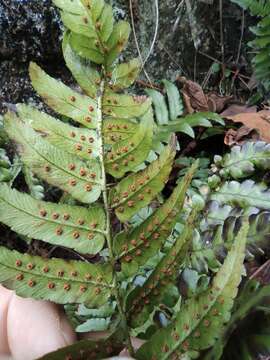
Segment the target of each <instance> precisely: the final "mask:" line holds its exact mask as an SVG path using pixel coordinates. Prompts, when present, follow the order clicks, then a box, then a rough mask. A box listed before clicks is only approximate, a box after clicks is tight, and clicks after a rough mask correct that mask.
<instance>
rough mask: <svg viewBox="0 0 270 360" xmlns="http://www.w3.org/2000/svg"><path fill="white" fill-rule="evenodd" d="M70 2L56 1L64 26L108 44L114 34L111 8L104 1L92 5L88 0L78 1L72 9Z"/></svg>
mask: <svg viewBox="0 0 270 360" xmlns="http://www.w3.org/2000/svg"><path fill="white" fill-rule="evenodd" d="M70 2H71V1H70V0H68V1H65V2H64V1H62V0H60V1H59V0H54V3H55V5H56V6H58V7H60V9H61V10H62V12H61V18H62V21H63V23H64V25H65V26H66V27H67V28H68V29H70V30H71V31H72V32H75V33H77V34H81V35H84V36H86V37H88V38H90V39H92V40H100V41H102V43H103V42H106V41H107V40H108V38H109V37H110V35H111V33H112V29H113V22H114V20H113V13H112V8H111V6H110V5H108V4H105V3H104V1H100V2H97V1H95V2H94V3H93V2H91V3H90V2H89V1H88V0H82V1H78V0H76V1H74V4H73V6H72V7H71V6H70V5H71V4H70ZM97 19H98V24H97Z"/></svg>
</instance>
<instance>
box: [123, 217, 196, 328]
mask: <svg viewBox="0 0 270 360" xmlns="http://www.w3.org/2000/svg"><path fill="white" fill-rule="evenodd" d="M194 218H195V212H194V213H192V214H191V216H190V217H189V219H188V220H187V222H186V226H185V228H184V230H183V232H182V233H181V234H180V236H179V237H178V238H177V239H176V241H175V244H174V245H173V246H172V247H171V249H170V250H169V251H168V253H167V254H166V255H165V256H164V257H163V258H162V259H161V260H160V262H159V263H158V265H157V266H156V267H155V269H154V270H153V272H152V273H151V275H150V276H149V278H148V279H147V280H146V282H145V283H144V284H143V286H142V287H141V286H139V287H137V288H135V289H134V290H133V291H132V292H131V293H130V294H129V296H128V299H127V304H126V309H127V311H128V314H129V322H130V325H131V327H133V328H137V327H139V326H142V325H143V324H144V322H145V321H147V319H148V316H149V314H151V313H152V311H153V310H154V308H155V307H156V306H158V305H160V304H161V303H162V300H163V299H164V298H165V297H166V294H167V293H168V287H170V286H174V285H175V281H176V278H177V276H178V270H179V268H180V266H181V265H182V264H183V262H184V259H185V256H186V255H187V250H188V247H189V245H190V240H191V239H192V233H193V222H194Z"/></svg>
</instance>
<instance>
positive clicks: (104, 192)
mask: <svg viewBox="0 0 270 360" xmlns="http://www.w3.org/2000/svg"><path fill="white" fill-rule="evenodd" d="M103 93H104V82H102V83H101V86H100V93H99V95H98V101H97V103H98V110H97V115H98V126H97V133H98V137H99V139H100V142H101V146H100V164H101V176H102V177H101V178H102V180H103V184H102V196H103V203H104V209H105V213H106V231H105V237H106V240H107V244H108V249H109V257H110V263H111V266H112V274H113V288H114V292H115V298H116V302H117V306H118V309H119V313H120V316H121V323H122V326H123V329H124V331H125V334H126V339H127V347H128V351H129V353H130V355H131V356H134V349H133V346H132V342H131V338H130V331H129V327H128V325H127V319H126V315H125V311H124V306H123V302H122V299H121V294H120V289H119V283H118V278H117V272H116V270H115V256H114V253H113V246H112V234H111V220H110V208H109V201H108V192H107V191H108V190H107V179H106V171H105V163H104V152H105V151H104V143H103V137H102V118H103V116H102V97H103Z"/></svg>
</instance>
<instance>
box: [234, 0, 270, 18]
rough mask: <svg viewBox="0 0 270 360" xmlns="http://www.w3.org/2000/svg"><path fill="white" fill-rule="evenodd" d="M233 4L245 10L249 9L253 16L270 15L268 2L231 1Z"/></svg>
mask: <svg viewBox="0 0 270 360" xmlns="http://www.w3.org/2000/svg"><path fill="white" fill-rule="evenodd" d="M231 1H232V2H233V3H235V4H237V5H239V6H241V7H242V8H244V9H249V10H250V12H251V14H252V15H255V16H260V17H263V16H266V15H269V13H270V4H269V1H268V0H231Z"/></svg>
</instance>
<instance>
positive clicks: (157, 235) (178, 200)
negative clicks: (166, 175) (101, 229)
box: [114, 163, 197, 276]
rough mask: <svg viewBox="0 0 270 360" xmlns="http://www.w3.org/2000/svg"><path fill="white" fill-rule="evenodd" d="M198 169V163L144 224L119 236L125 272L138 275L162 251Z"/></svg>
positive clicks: (117, 249) (118, 248)
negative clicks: (142, 267) (139, 270)
mask: <svg viewBox="0 0 270 360" xmlns="http://www.w3.org/2000/svg"><path fill="white" fill-rule="evenodd" d="M196 169H197V163H195V164H194V165H193V166H192V167H191V168H190V170H189V171H188V173H187V174H186V176H185V177H184V178H183V180H182V181H181V182H180V183H179V184H178V186H177V187H176V188H175V190H174V191H173V193H172V195H171V196H170V197H169V198H168V200H167V201H166V202H165V203H164V204H163V205H162V206H161V207H160V208H159V209H157V210H156V211H155V212H154V213H153V214H152V215H151V216H150V217H148V218H147V219H146V220H145V221H144V222H143V223H142V224H141V225H139V226H138V227H135V228H134V229H132V230H131V231H129V232H122V233H119V234H118V236H116V238H115V239H114V249H115V253H116V254H117V255H118V261H119V262H120V263H121V265H122V266H121V268H122V271H123V273H125V274H128V275H129V276H132V275H134V274H135V273H136V272H137V271H138V268H139V267H140V266H142V265H144V264H145V263H146V262H147V261H148V260H149V259H150V258H151V257H152V256H155V255H156V254H157V252H158V251H159V250H160V249H161V248H162V246H163V244H164V243H165V241H166V240H167V239H168V237H169V235H170V234H171V232H172V230H173V228H174V227H175V224H176V223H177V220H178V214H179V213H180V211H181V210H182V207H183V204H184V200H185V197H186V192H187V189H188V187H189V185H190V182H191V180H192V177H193V175H194V173H195V171H196Z"/></svg>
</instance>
